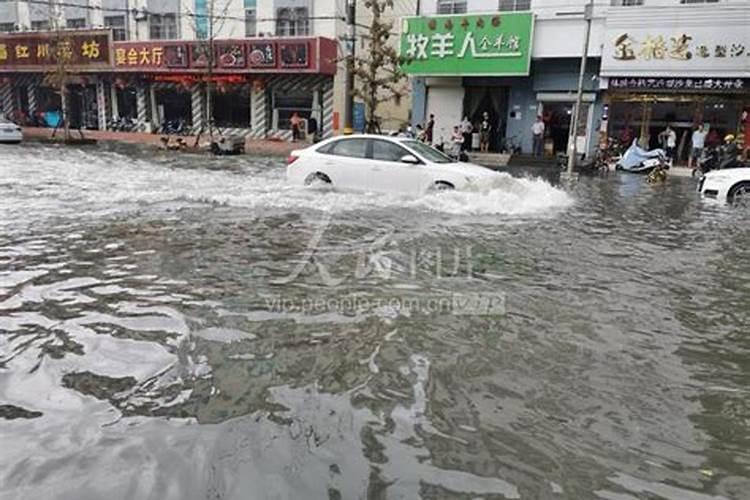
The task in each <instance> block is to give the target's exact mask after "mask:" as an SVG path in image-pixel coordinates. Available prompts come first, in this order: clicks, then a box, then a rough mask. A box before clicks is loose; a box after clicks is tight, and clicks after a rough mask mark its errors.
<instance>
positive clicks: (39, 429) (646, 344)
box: [0, 145, 750, 500]
mask: <svg viewBox="0 0 750 500" xmlns="http://www.w3.org/2000/svg"><path fill="white" fill-rule="evenodd" d="M540 173H542V171H540V170H536V171H533V170H529V171H526V172H524V171H518V172H514V175H515V176H516V177H515V178H511V177H507V176H502V177H500V178H499V179H498V180H497V181H496V182H494V183H493V184H491V185H485V186H479V187H477V188H476V189H475V190H473V191H470V192H464V193H458V192H455V193H439V194H432V195H427V196H424V197H421V198H418V199H414V198H404V197H398V196H389V195H381V194H354V193H342V192H336V191H330V190H320V189H302V188H293V187H289V186H286V185H285V183H284V171H283V165H282V164H281V163H280V162H279V161H278V160H271V159H268V160H264V159H253V158H241V159H216V158H207V157H198V156H194V157H191V156H182V155H170V154H167V153H160V154H154V153H153V152H145V151H140V150H137V149H119V150H118V149H111V148H110V149H106V148H92V149H83V150H76V149H63V148H56V147H47V146H44V147H43V146H38V145H37V146H31V145H27V146H22V147H2V146H0V498H2V499H3V500H5V499H14V500H15V499H37V498H39V499H42V498H43V499H75V500H89V499H92V500H94V499H96V500H98V499H102V498H106V499H107V500H118V499H158V500H172V499H174V500H192V499H243V500H244V499H357V498H368V499H370V498H372V499H381V498H388V499H416V498H430V499H445V498H461V499H478V498H482V499H495V498H508V499H517V498H523V499H558V498H571V499H589V498H591V499H608V500H625V499H636V498H648V499H657V498H659V499H662V498H663V499H670V500H709V499H741V498H745V499H746V498H750V493H749V492H750V393H749V391H750V313H749V312H748V311H749V310H750V307H749V306H748V301H749V299H750V224H749V223H748V215H750V213H748V211H747V210H743V209H736V208H732V207H726V206H721V205H716V204H711V205H707V204H705V203H703V202H701V201H700V200H698V199H697V198H696V195H695V193H694V191H695V181H694V180H692V179H680V178H670V179H669V180H668V182H667V183H666V184H665V185H660V186H651V185H648V184H646V183H645V182H644V179H643V178H642V177H635V176H628V175H627V174H610V175H608V176H604V177H593V178H583V179H581V180H580V182H578V183H577V184H575V185H574V186H572V187H571V186H568V187H565V188H561V187H554V179H552V184H550V183H549V182H547V181H545V180H542V179H539V178H534V176H535V175H539V174H540ZM521 177H522V178H521Z"/></svg>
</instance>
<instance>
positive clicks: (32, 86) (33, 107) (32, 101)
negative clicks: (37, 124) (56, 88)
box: [27, 77, 39, 123]
mask: <svg viewBox="0 0 750 500" xmlns="http://www.w3.org/2000/svg"><path fill="white" fill-rule="evenodd" d="M37 88H39V80H37V78H36V77H34V79H33V80H31V82H30V83H29V87H28V92H27V95H28V96H29V119H30V120H31V122H32V123H34V120H35V118H36V112H37V111H38V107H39V106H38V104H37V98H36V90H37Z"/></svg>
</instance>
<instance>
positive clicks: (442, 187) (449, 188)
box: [432, 181, 456, 191]
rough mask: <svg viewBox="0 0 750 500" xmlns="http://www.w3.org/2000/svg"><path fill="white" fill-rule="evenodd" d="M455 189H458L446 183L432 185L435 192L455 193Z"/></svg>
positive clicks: (438, 182) (440, 182)
mask: <svg viewBox="0 0 750 500" xmlns="http://www.w3.org/2000/svg"><path fill="white" fill-rule="evenodd" d="M454 189H456V187H455V186H454V185H453V184H451V183H450V182H445V181H437V182H436V183H435V184H433V185H432V190H433V191H453V190H454Z"/></svg>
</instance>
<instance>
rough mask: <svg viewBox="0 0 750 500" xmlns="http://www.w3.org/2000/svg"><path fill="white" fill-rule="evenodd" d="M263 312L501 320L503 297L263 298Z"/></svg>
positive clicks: (482, 294)
mask: <svg viewBox="0 0 750 500" xmlns="http://www.w3.org/2000/svg"><path fill="white" fill-rule="evenodd" d="M263 300H264V303H265V307H266V310H267V311H268V312H271V313H278V314H309V315H316V314H325V313H332V312H333V313H338V314H344V315H353V314H358V313H362V312H366V311H373V310H382V309H388V310H391V311H395V312H398V313H401V314H409V315H413V314H426V315H454V316H504V315H505V314H506V311H507V307H506V302H507V301H506V295H505V294H504V293H499V292H476V293H446V294H434V295H420V296H399V297H370V296H365V295H357V294H347V295H342V296H337V297H329V298H325V297H290V296H285V295H283V294H279V295H272V296H265V297H263Z"/></svg>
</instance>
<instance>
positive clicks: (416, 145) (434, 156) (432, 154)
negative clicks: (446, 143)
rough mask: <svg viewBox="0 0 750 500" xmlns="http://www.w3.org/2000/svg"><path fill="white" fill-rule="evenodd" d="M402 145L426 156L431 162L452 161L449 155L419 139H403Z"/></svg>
mask: <svg viewBox="0 0 750 500" xmlns="http://www.w3.org/2000/svg"><path fill="white" fill-rule="evenodd" d="M403 144H404V146H407V147H409V148H411V149H412V150H414V151H416V152H417V153H419V154H420V155H421V156H422V157H423V158H427V159H428V160H430V161H431V162H432V163H453V160H452V159H451V158H450V157H449V156H446V155H444V154H443V153H441V152H440V151H438V150H437V149H435V148H433V147H432V146H428V145H427V144H425V143H423V142H419V141H404V142H403Z"/></svg>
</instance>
